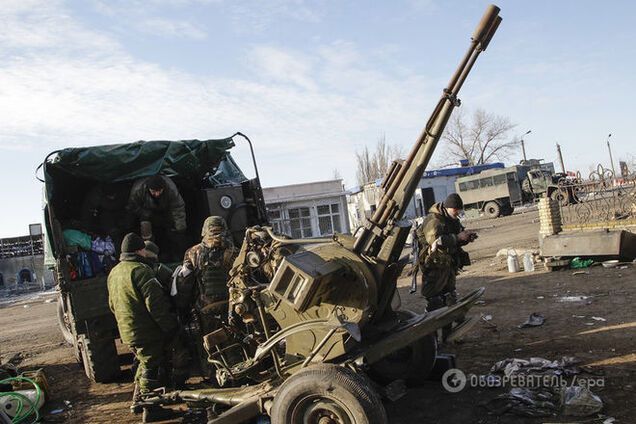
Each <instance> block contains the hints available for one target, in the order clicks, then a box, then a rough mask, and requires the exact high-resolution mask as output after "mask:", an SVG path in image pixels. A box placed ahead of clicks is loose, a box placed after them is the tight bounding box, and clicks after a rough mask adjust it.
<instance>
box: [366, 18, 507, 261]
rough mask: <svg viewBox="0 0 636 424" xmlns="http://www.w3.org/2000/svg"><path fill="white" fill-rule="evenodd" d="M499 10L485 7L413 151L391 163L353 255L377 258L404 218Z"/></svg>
mask: <svg viewBox="0 0 636 424" xmlns="http://www.w3.org/2000/svg"><path fill="white" fill-rule="evenodd" d="M499 10H500V9H499V8H498V7H497V6H495V5H490V6H488V8H487V9H486V13H485V14H484V16H483V17H482V19H481V21H480V22H479V25H478V26H477V28H476V29H475V32H474V34H473V36H472V38H471V43H470V47H469V49H468V51H467V52H466V55H465V56H464V58H463V59H462V61H461V63H460V65H459V67H458V68H457V70H456V71H455V74H454V75H453V77H452V78H451V80H450V82H449V84H448V86H447V87H446V88H445V89H444V93H443V94H442V97H441V99H440V100H439V102H438V104H437V106H436V107H435V110H434V111H433V113H432V115H431V117H430V118H429V120H428V123H427V124H426V127H425V128H424V130H423V131H422V133H421V135H420V136H419V138H418V139H417V142H416V143H415V146H414V147H413V150H411V152H410V153H409V156H408V158H407V159H406V160H405V161H404V162H403V163H401V164H400V163H398V162H394V163H393V164H392V166H391V168H390V169H389V171H388V172H387V175H386V176H385V178H384V181H383V184H382V188H383V189H384V194H383V196H382V198H381V199H380V202H379V204H378V207H377V209H376V211H375V213H374V214H373V216H372V217H371V218H370V219H369V220H368V221H367V223H366V224H365V226H364V228H363V229H362V231H361V232H360V234H359V235H358V237H357V239H356V241H355V244H354V251H355V252H356V253H361V254H364V255H366V256H369V257H376V256H377V255H378V253H379V252H380V250H381V249H382V247H383V246H382V245H383V243H384V241H385V240H386V239H387V237H388V236H389V235H390V234H391V232H392V230H393V225H394V223H395V221H397V220H399V219H401V218H402V216H403V215H404V211H405V209H406V206H407V204H408V203H409V202H410V200H411V198H412V197H413V193H414V192H415V189H416V187H417V185H418V183H419V181H420V179H421V178H422V174H423V172H424V170H425V169H426V165H427V164H428V162H429V161H430V159H431V156H432V155H433V151H434V150H435V146H437V142H438V141H439V139H440V137H441V135H442V132H443V131H444V128H445V127H446V124H447V122H448V120H449V119H450V116H451V113H452V112H453V109H454V108H455V107H457V106H459V104H460V101H459V99H458V98H457V95H458V94H459V90H460V89H461V87H462V85H463V84H464V81H466V77H467V76H468V73H469V72H470V70H471V68H472V67H473V65H474V64H475V61H476V60H477V57H478V56H479V54H480V53H481V52H483V51H484V50H486V47H488V44H489V43H490V40H491V39H492V36H493V35H494V34H495V31H497V28H498V27H499V24H500V23H501V20H502V18H501V17H500V16H499ZM400 250H401V247H400ZM391 256H392V255H391ZM385 259H388V257H387V258H385Z"/></svg>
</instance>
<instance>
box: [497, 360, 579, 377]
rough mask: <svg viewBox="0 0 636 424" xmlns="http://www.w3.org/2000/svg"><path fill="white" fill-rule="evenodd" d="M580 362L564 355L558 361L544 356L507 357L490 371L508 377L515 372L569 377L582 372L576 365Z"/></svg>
mask: <svg viewBox="0 0 636 424" xmlns="http://www.w3.org/2000/svg"><path fill="white" fill-rule="evenodd" d="M578 363H579V360H578V359H576V358H574V357H572V356H564V357H562V358H561V359H559V360H556V361H549V360H547V359H544V358H530V359H518V358H507V359H504V360H502V361H499V362H497V363H495V365H493V366H492V368H491V369H490V372H491V373H502V374H504V375H506V376H508V377H509V376H511V375H513V374H541V375H557V376H559V375H563V376H566V377H568V376H572V375H576V374H580V373H581V370H580V368H579V367H578V366H577V365H576V364H578Z"/></svg>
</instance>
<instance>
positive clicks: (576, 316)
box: [572, 315, 585, 318]
mask: <svg viewBox="0 0 636 424" xmlns="http://www.w3.org/2000/svg"><path fill="white" fill-rule="evenodd" d="M572 318H585V315H572Z"/></svg>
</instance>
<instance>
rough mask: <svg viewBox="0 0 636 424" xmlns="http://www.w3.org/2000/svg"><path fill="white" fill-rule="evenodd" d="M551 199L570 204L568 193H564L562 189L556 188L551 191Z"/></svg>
mask: <svg viewBox="0 0 636 424" xmlns="http://www.w3.org/2000/svg"><path fill="white" fill-rule="evenodd" d="M550 199H552V200H554V201H555V202H557V203H558V204H559V205H561V206H567V205H569V204H570V200H569V199H568V196H567V194H566V195H564V194H563V192H562V191H561V190H554V191H553V192H552V193H550Z"/></svg>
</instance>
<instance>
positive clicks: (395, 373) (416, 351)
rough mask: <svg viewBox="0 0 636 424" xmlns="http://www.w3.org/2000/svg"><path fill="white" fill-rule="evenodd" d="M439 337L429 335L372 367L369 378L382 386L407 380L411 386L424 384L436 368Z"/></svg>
mask: <svg viewBox="0 0 636 424" xmlns="http://www.w3.org/2000/svg"><path fill="white" fill-rule="evenodd" d="M435 358H437V337H436V336H435V334H429V335H427V336H426V337H423V338H421V339H420V340H417V341H416V342H414V343H413V344H411V345H409V346H408V347H405V348H404V349H400V350H399V351H397V352H395V353H394V354H392V355H389V356H387V357H385V358H383V359H382V360H380V361H378V362H376V363H375V364H373V365H371V370H370V371H369V376H371V378H373V380H375V381H377V382H379V383H381V384H389V383H391V382H393V381H395V380H405V381H406V382H407V383H408V384H409V385H412V386H414V385H418V384H422V382H423V381H424V380H426V378H427V377H428V376H429V375H430V373H431V371H433V367H435Z"/></svg>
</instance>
